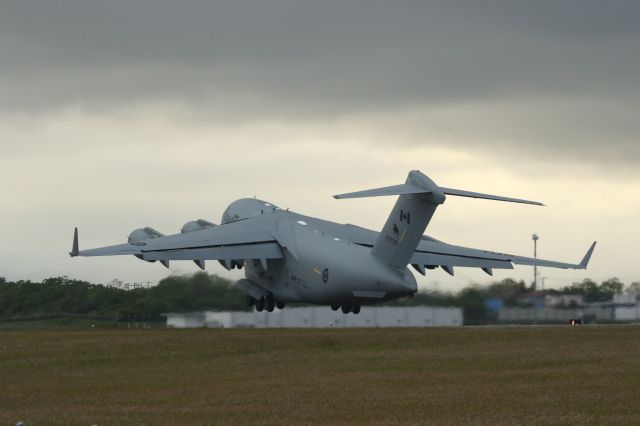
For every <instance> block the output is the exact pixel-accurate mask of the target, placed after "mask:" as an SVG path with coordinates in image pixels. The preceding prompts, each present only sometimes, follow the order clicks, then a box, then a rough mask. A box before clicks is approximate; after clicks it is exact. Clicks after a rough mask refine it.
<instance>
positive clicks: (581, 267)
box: [579, 241, 597, 269]
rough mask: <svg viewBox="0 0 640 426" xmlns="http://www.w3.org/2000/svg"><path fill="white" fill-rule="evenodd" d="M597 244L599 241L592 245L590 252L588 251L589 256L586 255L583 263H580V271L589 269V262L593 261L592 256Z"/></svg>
mask: <svg viewBox="0 0 640 426" xmlns="http://www.w3.org/2000/svg"><path fill="white" fill-rule="evenodd" d="M596 244H597V241H594V242H593V244H591V248H589V251H587V254H585V255H584V258H583V259H582V262H580V265H579V267H580V269H587V266H588V265H589V261H590V260H591V255H592V254H593V251H594V250H595V248H596Z"/></svg>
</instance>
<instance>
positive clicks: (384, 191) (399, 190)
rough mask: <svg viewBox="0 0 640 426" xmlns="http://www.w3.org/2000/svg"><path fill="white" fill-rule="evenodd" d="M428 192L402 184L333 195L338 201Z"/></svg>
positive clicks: (414, 186)
mask: <svg viewBox="0 0 640 426" xmlns="http://www.w3.org/2000/svg"><path fill="white" fill-rule="evenodd" d="M427 192H429V191H427V190H425V189H424V188H420V187H419V186H416V185H411V184H406V183H405V184H402V185H393V186H385V187H384V188H376V189H368V190H366V191H357V192H349V193H347V194H339V195H334V196H333V198H336V199H338V200H342V199H346V198H366V197H384V196H389V195H407V194H425V193H427Z"/></svg>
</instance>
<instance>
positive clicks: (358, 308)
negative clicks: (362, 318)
mask: <svg viewBox="0 0 640 426" xmlns="http://www.w3.org/2000/svg"><path fill="white" fill-rule="evenodd" d="M351 312H353V313H354V314H356V315H358V314H359V313H360V305H356V306H354V307H353V309H351Z"/></svg>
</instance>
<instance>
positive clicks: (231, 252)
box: [142, 243, 283, 260]
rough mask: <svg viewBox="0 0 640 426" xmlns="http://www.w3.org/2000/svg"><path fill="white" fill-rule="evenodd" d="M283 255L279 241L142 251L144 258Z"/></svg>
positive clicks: (208, 258)
mask: <svg viewBox="0 0 640 426" xmlns="http://www.w3.org/2000/svg"><path fill="white" fill-rule="evenodd" d="M282 257H283V256H282V249H281V248H280V246H279V245H278V244H277V243H257V244H240V245H233V246H223V247H208V248H193V249H176V250H164V251H143V252H142V259H143V260H236V259H281V258H282Z"/></svg>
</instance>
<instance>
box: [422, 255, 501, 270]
mask: <svg viewBox="0 0 640 426" xmlns="http://www.w3.org/2000/svg"><path fill="white" fill-rule="evenodd" d="M410 263H412V264H416V265H426V266H449V267H463V268H487V269H513V265H512V264H511V262H509V261H508V260H502V259H490V258H480V257H470V256H462V255H455V254H438V253H422V252H415V253H414V254H413V257H412V258H411V262H410Z"/></svg>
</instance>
